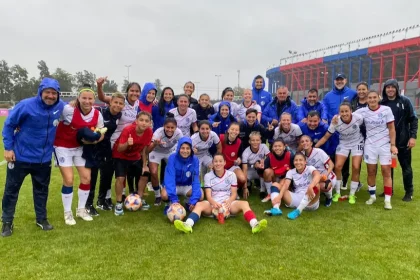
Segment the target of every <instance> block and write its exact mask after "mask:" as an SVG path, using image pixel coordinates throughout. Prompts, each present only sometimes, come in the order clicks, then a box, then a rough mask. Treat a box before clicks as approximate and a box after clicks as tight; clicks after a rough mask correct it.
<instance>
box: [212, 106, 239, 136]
mask: <svg viewBox="0 0 420 280" xmlns="http://www.w3.org/2000/svg"><path fill="white" fill-rule="evenodd" d="M224 105H226V106H228V108H229V116H227V117H226V118H223V117H222V115H221V114H220V110H221V109H222V107H223V106H224ZM235 121H236V120H235V117H234V116H232V114H231V113H230V103H229V102H228V101H222V102H220V105H219V112H217V113H216V114H214V115H211V116H210V118H209V122H210V124H211V125H212V130H213V131H214V132H216V134H217V135H220V134H225V133H226V131H227V130H228V128H229V125H230V124H231V123H233V122H235ZM215 122H220V124H219V125H218V126H217V127H213V123H215Z"/></svg>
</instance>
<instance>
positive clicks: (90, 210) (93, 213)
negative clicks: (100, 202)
mask: <svg viewBox="0 0 420 280" xmlns="http://www.w3.org/2000/svg"><path fill="white" fill-rule="evenodd" d="M86 213H88V214H89V215H90V216H92V217H94V216H99V213H98V211H96V209H95V207H93V205H86Z"/></svg>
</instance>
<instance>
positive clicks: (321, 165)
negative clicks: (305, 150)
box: [305, 148, 330, 175]
mask: <svg viewBox="0 0 420 280" xmlns="http://www.w3.org/2000/svg"><path fill="white" fill-rule="evenodd" d="M305 156H306V163H307V164H308V165H310V166H313V167H315V168H316V169H317V170H318V171H319V173H321V174H322V175H328V163H329V161H330V157H329V156H328V155H327V154H326V153H325V152H324V151H323V150H321V149H318V148H312V152H311V153H310V154H309V155H306V154H305Z"/></svg>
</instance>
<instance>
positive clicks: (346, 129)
mask: <svg viewBox="0 0 420 280" xmlns="http://www.w3.org/2000/svg"><path fill="white" fill-rule="evenodd" d="M339 110H340V116H339V117H337V116H335V117H334V118H333V120H332V122H331V124H330V127H329V128H328V131H327V133H326V134H325V135H324V136H323V137H322V138H321V139H320V140H319V141H318V142H317V143H316V145H315V148H319V147H321V146H322V145H324V143H325V142H327V140H328V139H329V138H330V137H331V136H332V135H333V134H334V132H338V134H339V137H340V138H339V139H340V140H339V144H338V146H337V149H336V150H335V164H334V165H335V168H334V173H335V174H336V175H337V183H336V184H335V186H333V187H334V188H335V194H334V196H333V199H332V201H333V202H338V200H339V198H340V197H341V194H340V187H341V180H342V173H341V170H342V169H343V165H344V163H345V161H346V160H347V158H348V157H349V154H350V153H351V162H352V172H351V185H350V196H349V203H350V204H355V203H356V196H355V193H356V191H357V189H358V188H359V181H360V179H359V177H360V164H361V162H362V156H363V146H364V144H365V140H364V138H363V135H362V133H361V131H360V126H361V125H362V124H363V117H362V116H361V115H359V114H358V113H352V110H351V105H350V103H349V102H343V103H341V105H340V108H339Z"/></svg>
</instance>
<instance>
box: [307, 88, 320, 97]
mask: <svg viewBox="0 0 420 280" xmlns="http://www.w3.org/2000/svg"><path fill="white" fill-rule="evenodd" d="M310 92H316V95H318V90H317V89H316V88H311V89H310V90H308V93H310Z"/></svg>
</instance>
